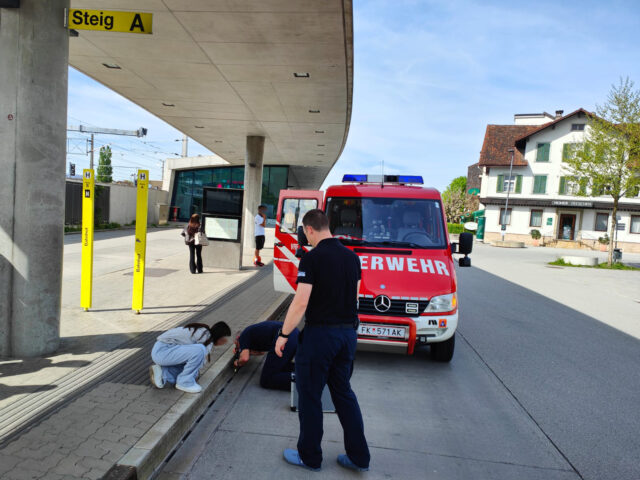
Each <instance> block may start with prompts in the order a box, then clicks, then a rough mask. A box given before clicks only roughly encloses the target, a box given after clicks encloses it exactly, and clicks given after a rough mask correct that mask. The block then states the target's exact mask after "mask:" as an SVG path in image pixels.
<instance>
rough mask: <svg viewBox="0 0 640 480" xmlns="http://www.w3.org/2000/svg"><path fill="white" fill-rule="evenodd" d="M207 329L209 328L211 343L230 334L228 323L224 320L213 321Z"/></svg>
mask: <svg viewBox="0 0 640 480" xmlns="http://www.w3.org/2000/svg"><path fill="white" fill-rule="evenodd" d="M209 330H211V337H212V338H213V343H215V342H217V341H218V340H220V339H221V338H222V337H230V336H231V329H230V328H229V325H227V324H226V323H225V322H217V323H214V324H213V325H212V326H211V328H210V329H209Z"/></svg>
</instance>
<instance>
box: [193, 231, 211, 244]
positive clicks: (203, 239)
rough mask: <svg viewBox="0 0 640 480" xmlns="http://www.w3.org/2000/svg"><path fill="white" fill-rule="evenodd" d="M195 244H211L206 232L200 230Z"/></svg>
mask: <svg viewBox="0 0 640 480" xmlns="http://www.w3.org/2000/svg"><path fill="white" fill-rule="evenodd" d="M195 244H196V245H202V246H203V247H206V246H207V245H209V239H208V238H207V236H206V235H205V233H204V232H198V233H197V234H196V238H195Z"/></svg>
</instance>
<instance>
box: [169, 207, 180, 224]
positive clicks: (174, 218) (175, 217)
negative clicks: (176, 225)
mask: <svg viewBox="0 0 640 480" xmlns="http://www.w3.org/2000/svg"><path fill="white" fill-rule="evenodd" d="M178 212H180V207H176V206H173V207H171V221H172V222H177V221H178Z"/></svg>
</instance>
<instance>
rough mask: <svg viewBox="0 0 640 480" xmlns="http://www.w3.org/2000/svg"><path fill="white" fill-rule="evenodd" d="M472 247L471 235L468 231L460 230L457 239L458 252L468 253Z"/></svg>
mask: <svg viewBox="0 0 640 480" xmlns="http://www.w3.org/2000/svg"><path fill="white" fill-rule="evenodd" d="M472 249H473V235H471V234H470V233H469V232H462V233H461V234H460V238H459V239H458V252H457V253H461V254H463V255H469V254H470V253H471V250H472Z"/></svg>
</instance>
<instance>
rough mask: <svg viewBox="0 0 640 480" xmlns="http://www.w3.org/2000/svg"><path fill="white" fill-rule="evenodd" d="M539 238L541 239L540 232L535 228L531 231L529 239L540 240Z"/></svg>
mask: <svg viewBox="0 0 640 480" xmlns="http://www.w3.org/2000/svg"><path fill="white" fill-rule="evenodd" d="M540 237H542V234H541V233H540V230H537V229H535V228H534V229H533V230H531V238H533V239H534V240H540Z"/></svg>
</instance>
